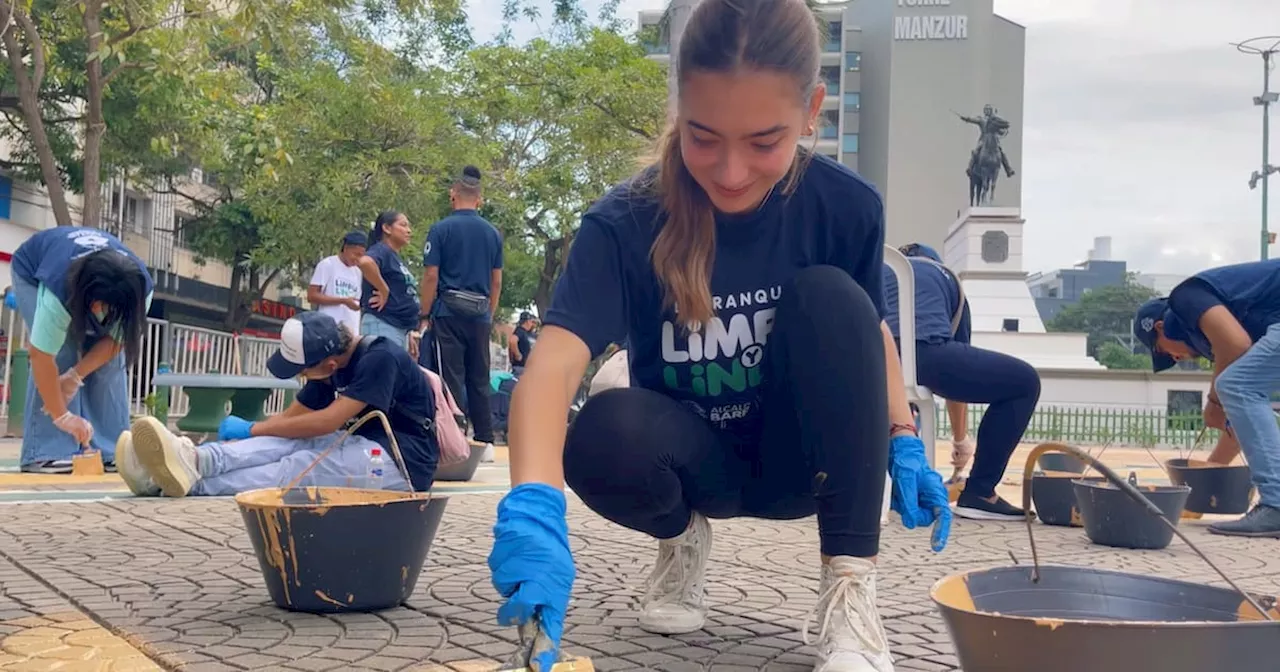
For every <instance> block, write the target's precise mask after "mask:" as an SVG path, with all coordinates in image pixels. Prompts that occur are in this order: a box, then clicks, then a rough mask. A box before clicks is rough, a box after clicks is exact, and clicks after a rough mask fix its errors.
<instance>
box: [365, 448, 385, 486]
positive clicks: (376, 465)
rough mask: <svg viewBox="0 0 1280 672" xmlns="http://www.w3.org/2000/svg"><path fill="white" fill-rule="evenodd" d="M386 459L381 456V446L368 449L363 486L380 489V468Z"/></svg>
mask: <svg viewBox="0 0 1280 672" xmlns="http://www.w3.org/2000/svg"><path fill="white" fill-rule="evenodd" d="M385 465H386V460H385V459H384V458H383V457H382V448H372V449H370V450H369V471H368V473H366V474H365V478H364V487H365V488H367V489H369V490H381V489H382V469H383V467H384V466H385Z"/></svg>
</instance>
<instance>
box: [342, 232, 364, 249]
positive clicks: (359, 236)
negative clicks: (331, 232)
mask: <svg viewBox="0 0 1280 672" xmlns="http://www.w3.org/2000/svg"><path fill="white" fill-rule="evenodd" d="M342 244H343V245H359V246H360V247H368V246H369V236H368V235H366V234H365V232H364V231H352V232H351V233H348V234H347V235H345V236H343V237H342Z"/></svg>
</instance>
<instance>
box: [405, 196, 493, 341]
mask: <svg viewBox="0 0 1280 672" xmlns="http://www.w3.org/2000/svg"><path fill="white" fill-rule="evenodd" d="M422 265H423V266H437V267H439V268H440V283H439V285H438V289H437V290H436V297H437V298H436V304H435V306H434V307H433V309H432V314H433V315H434V316H436V317H453V316H454V315H453V313H452V312H451V311H450V310H449V307H448V306H446V305H444V302H443V301H441V300H440V299H439V295H440V293H441V292H444V291H445V290H446V289H457V290H462V291H467V292H475V293H477V294H483V295H485V296H489V290H490V289H491V284H492V283H491V277H492V274H493V270H494V269H496V268H502V234H501V233H498V229H496V228H494V226H493V225H492V224H490V223H489V220H487V219H485V218H484V217H481V216H480V215H479V214H477V213H476V211H475V210H454V211H453V214H451V215H449V216H448V217H445V218H444V219H442V220H440V221H438V222H436V223H435V226H432V227H431V230H430V231H428V232H427V243H426V245H424V246H423V248H422ZM475 319H477V320H483V321H486V322H487V321H489V315H488V314H487V313H486V314H484V315H481V316H479V317H477V318H475Z"/></svg>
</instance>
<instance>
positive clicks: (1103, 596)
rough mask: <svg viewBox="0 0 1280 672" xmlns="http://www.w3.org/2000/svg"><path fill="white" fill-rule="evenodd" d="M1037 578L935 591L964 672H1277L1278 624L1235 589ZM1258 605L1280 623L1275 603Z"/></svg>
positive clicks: (990, 573)
mask: <svg viewBox="0 0 1280 672" xmlns="http://www.w3.org/2000/svg"><path fill="white" fill-rule="evenodd" d="M1117 494H1119V496H1124V495H1123V493H1117ZM1144 494H1147V495H1148V497H1149V496H1150V493H1144ZM1148 517H1150V514H1148ZM1087 520H1088V519H1087V518H1086V524H1087ZM1156 522H1157V523H1159V521H1156ZM1031 577H1032V568H1031V567H997V568H994V569H984V570H975V571H972V572H968V573H962V574H954V575H951V576H948V577H946V578H944V579H942V580H941V581H939V582H937V583H936V584H934V586H933V588H932V590H931V591H930V597H932V598H933V601H934V605H935V606H936V607H937V609H938V612H939V613H940V614H941V615H942V619H943V621H945V622H946V624H947V629H948V631H950V633H951V639H952V641H953V642H954V644H955V649H956V657H957V658H959V660H960V667H961V668H962V669H964V670H970V671H972V672H978V671H979V670H1011V671H1012V670H1017V671H1023V670H1025V671H1028V672H1030V671H1032V670H1034V672H1080V671H1082V670H1088V671H1089V672H1131V671H1132V670H1159V671H1160V672H1205V671H1206V670H1225V669H1232V670H1264V669H1265V670H1269V669H1275V665H1276V662H1275V661H1276V646H1277V644H1276V642H1280V622H1276V621H1265V620H1262V618H1261V614H1259V613H1258V610H1257V609H1256V608H1254V607H1253V606H1252V605H1250V604H1249V602H1248V601H1246V600H1245V599H1244V597H1243V596H1241V595H1240V594H1239V593H1237V592H1235V591H1233V590H1230V589H1227V588H1216V587H1212V586H1204V585H1199V584H1195V583H1186V582H1183V581H1173V580H1169V579H1161V578H1156V577H1151V576H1143V575H1137V574H1125V573H1121V572H1111V571H1105V570H1098V569H1082V568H1076V567H1061V566H1053V565H1041V566H1040V580H1039V582H1033V581H1032V578H1031ZM1257 599H1258V601H1259V602H1260V603H1262V605H1263V608H1264V609H1266V610H1267V611H1268V612H1269V613H1270V614H1271V615H1272V617H1273V618H1280V613H1277V612H1276V610H1275V608H1274V605H1275V599H1274V598H1265V597H1259V598H1257Z"/></svg>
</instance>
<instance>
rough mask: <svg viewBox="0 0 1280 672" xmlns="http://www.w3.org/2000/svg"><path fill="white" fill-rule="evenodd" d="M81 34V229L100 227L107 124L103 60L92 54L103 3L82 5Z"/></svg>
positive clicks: (93, 1)
mask: <svg viewBox="0 0 1280 672" xmlns="http://www.w3.org/2000/svg"><path fill="white" fill-rule="evenodd" d="M84 34H85V35H87V36H88V39H89V55H90V58H89V62H88V64H87V70H86V73H85V74H86V75H87V81H86V91H85V98H86V99H87V100H86V101H85V102H86V108H87V109H86V114H85V120H84V194H83V198H84V201H83V203H82V205H81V206H80V215H81V217H80V218H81V221H83V222H84V226H93V227H101V226H102V136H103V135H105V134H106V132H107V122H106V120H105V119H104V118H103V114H102V96H103V94H104V89H105V85H104V83H103V81H102V59H101V58H97V57H95V56H94V54H96V53H98V50H99V49H101V48H102V0H87V1H86V2H85V3H84Z"/></svg>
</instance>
